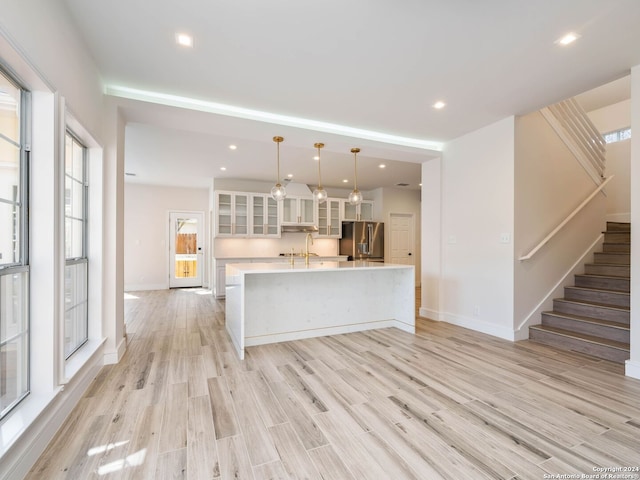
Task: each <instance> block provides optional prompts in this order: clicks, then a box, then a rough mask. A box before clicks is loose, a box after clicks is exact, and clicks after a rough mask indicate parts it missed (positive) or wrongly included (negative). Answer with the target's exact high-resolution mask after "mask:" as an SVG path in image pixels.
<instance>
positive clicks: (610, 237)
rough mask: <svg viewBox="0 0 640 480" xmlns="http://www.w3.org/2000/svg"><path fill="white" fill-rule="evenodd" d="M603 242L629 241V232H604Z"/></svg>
mask: <svg viewBox="0 0 640 480" xmlns="http://www.w3.org/2000/svg"><path fill="white" fill-rule="evenodd" d="M604 241H605V243H629V242H631V232H605V233H604Z"/></svg>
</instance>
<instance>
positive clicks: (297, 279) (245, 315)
mask: <svg viewBox="0 0 640 480" xmlns="http://www.w3.org/2000/svg"><path fill="white" fill-rule="evenodd" d="M414 282H415V280H414V267H413V266H412V265H392V264H387V263H378V262H367V261H355V262H319V263H311V264H309V265H305V264H297V263H296V264H293V265H292V264H290V263H236V264H227V266H226V308H225V309H226V317H225V319H226V329H227V331H228V332H229V335H230V336H231V340H232V342H233V345H234V346H235V348H236V351H237V353H238V355H239V356H240V358H244V348H245V347H247V346H252V345H262V344H266V343H275V342H283V341H288V340H298V339H302V338H310V337H318V336H323V335H337V334H341V333H349V332H356V331H361V330H369V329H374V328H386V327H397V328H399V329H401V330H404V331H406V332H410V333H415V283H414Z"/></svg>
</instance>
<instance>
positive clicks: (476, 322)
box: [442, 313, 514, 341]
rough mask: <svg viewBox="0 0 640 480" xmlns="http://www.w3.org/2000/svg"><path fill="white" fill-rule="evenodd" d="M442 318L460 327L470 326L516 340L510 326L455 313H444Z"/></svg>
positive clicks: (479, 330) (482, 331)
mask: <svg viewBox="0 0 640 480" xmlns="http://www.w3.org/2000/svg"><path fill="white" fill-rule="evenodd" d="M442 320H443V321H445V322H447V323H451V324H452V325H457V326H459V327H464V328H468V329H469V330H474V331H476V332H480V333H486V334H487V335H491V336H493V337H498V338H502V339H504V340H510V341H513V340H514V335H513V333H514V332H513V330H511V328H508V327H503V326H500V325H495V324H493V323H489V322H485V321H483V320H480V319H477V318H470V317H465V316H463V315H455V314H453V313H444V314H442Z"/></svg>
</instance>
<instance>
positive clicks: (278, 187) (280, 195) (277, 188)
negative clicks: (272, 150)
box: [271, 137, 287, 202]
mask: <svg viewBox="0 0 640 480" xmlns="http://www.w3.org/2000/svg"><path fill="white" fill-rule="evenodd" d="M283 140H284V138H282V137H273V141H274V142H276V145H277V146H278V157H277V158H278V176H277V177H276V184H275V185H274V186H273V188H272V189H271V196H272V197H273V199H274V200H276V201H278V202H281V201H282V200H284V198H285V197H286V196H287V191H286V190H285V188H284V187H283V186H282V184H281V183H280V143H281V142H282V141H283Z"/></svg>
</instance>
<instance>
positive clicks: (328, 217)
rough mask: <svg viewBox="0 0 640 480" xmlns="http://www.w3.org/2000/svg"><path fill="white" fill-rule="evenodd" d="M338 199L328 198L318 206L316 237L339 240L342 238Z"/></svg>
mask: <svg viewBox="0 0 640 480" xmlns="http://www.w3.org/2000/svg"><path fill="white" fill-rule="evenodd" d="M341 203H342V201H341V200H340V199H338V198H329V199H327V201H326V202H324V203H320V204H318V237H325V238H340V237H341V236H342V222H341V219H340V205H341Z"/></svg>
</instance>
